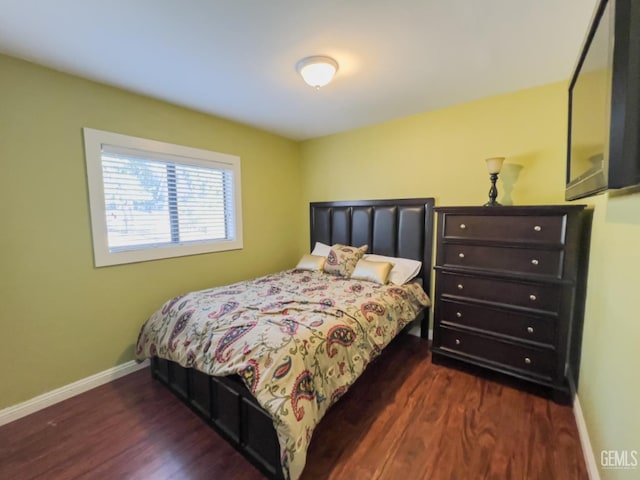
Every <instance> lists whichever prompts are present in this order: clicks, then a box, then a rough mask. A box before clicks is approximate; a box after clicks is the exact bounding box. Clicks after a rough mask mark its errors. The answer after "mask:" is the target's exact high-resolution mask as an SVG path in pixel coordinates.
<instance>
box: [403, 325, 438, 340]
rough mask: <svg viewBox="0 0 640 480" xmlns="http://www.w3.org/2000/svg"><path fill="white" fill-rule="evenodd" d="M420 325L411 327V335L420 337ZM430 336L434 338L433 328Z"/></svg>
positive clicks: (409, 332)
mask: <svg viewBox="0 0 640 480" xmlns="http://www.w3.org/2000/svg"><path fill="white" fill-rule="evenodd" d="M420 332H421V329H420V325H414V326H413V327H411V329H410V330H409V331H408V332H407V333H408V334H409V335H413V336H415V337H419V336H420ZM429 338H433V330H431V329H429Z"/></svg>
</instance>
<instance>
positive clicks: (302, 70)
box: [296, 55, 338, 90]
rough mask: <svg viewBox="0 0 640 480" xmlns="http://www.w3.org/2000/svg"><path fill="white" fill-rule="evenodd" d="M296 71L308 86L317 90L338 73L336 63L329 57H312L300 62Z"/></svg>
mask: <svg viewBox="0 0 640 480" xmlns="http://www.w3.org/2000/svg"><path fill="white" fill-rule="evenodd" d="M296 70H297V71H298V73H299V74H300V75H301V76H302V78H303V80H304V81H305V82H306V83H307V84H308V85H310V86H312V87H314V88H315V89H316V90H318V89H319V88H320V87H324V86H325V85H327V84H328V83H329V82H330V81H331V80H332V79H333V76H334V75H335V74H336V72H337V71H338V62H336V61H335V60H334V59H333V58H331V57H325V56H322V55H314V56H313V57H306V58H303V59H302V60H300V61H299V62H298V63H297V64H296Z"/></svg>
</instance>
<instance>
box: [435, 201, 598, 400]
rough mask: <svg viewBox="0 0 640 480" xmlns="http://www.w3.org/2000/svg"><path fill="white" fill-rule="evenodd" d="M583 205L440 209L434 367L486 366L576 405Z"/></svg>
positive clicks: (586, 215) (586, 225)
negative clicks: (438, 364) (573, 401)
mask: <svg viewBox="0 0 640 480" xmlns="http://www.w3.org/2000/svg"><path fill="white" fill-rule="evenodd" d="M584 207H585V206H584V205H562V206H526V207H439V208H436V209H435V211H436V212H437V213H438V237H437V256H436V266H435V269H436V288H435V299H436V300H435V309H434V327H433V343H432V350H433V361H434V362H436V363H447V364H453V365H458V366H464V365H475V366H478V367H483V368H485V369H490V370H493V371H497V372H500V373H501V374H506V375H508V376H510V378H511V377H516V378H518V379H520V380H525V381H526V382H520V384H522V385H535V387H536V390H537V391H540V392H542V393H545V392H546V393H548V394H549V396H551V397H552V398H553V399H554V400H556V401H559V402H562V403H567V402H570V401H571V400H572V398H573V394H574V393H575V388H576V384H577V376H578V369H579V363H580V345H581V341H582V317H583V310H584V293H585V289H586V284H585V282H586V265H587V255H588V238H589V231H590V217H591V215H590V213H591V212H590V211H589V210H585V209H584Z"/></svg>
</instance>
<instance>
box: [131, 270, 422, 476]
mask: <svg viewBox="0 0 640 480" xmlns="http://www.w3.org/2000/svg"><path fill="white" fill-rule="evenodd" d="M428 305H429V299H428V297H427V295H426V294H425V293H424V291H423V290H422V288H421V287H420V286H419V285H418V284H415V283H411V284H407V285H404V286H401V287H399V286H396V285H377V284H374V283H371V282H366V281H358V280H348V279H344V278H341V277H337V276H332V275H328V274H326V273H322V272H310V271H301V270H288V271H284V272H280V273H276V274H273V275H268V276H266V277H262V278H257V279H255V280H250V281H246V282H241V283H237V284H234V285H230V286H225V287H218V288H212V289H208V290H202V291H198V292H192V293H188V294H186V295H180V296H178V297H175V298H173V299H171V300H169V301H168V302H167V303H165V304H164V306H163V307H162V308H161V309H160V310H158V311H157V312H155V313H154V314H153V315H152V316H151V317H150V318H149V320H147V322H146V323H145V324H144V325H143V327H142V329H141V331H140V335H139V337H138V342H137V347H136V355H137V357H138V358H139V359H143V358H148V357H152V356H158V357H161V358H165V359H168V360H172V361H174V362H177V363H179V364H180V365H182V366H184V367H192V368H196V369H198V370H200V371H202V372H204V373H206V374H209V375H217V376H227V375H232V374H238V375H240V376H241V377H242V378H243V380H244V382H245V384H246V385H247V387H248V388H249V390H251V392H252V393H253V395H255V397H256V399H257V401H258V403H259V404H260V405H261V406H262V407H263V408H264V409H265V410H266V411H267V412H269V414H270V415H271V417H272V418H273V421H274V426H275V429H276V432H277V434H278V440H279V442H280V449H281V455H282V465H283V469H284V474H285V478H292V479H297V478H298V477H299V476H300V474H301V473H302V469H303V468H304V465H305V461H306V452H307V448H308V445H309V442H310V440H311V435H312V433H313V430H314V428H315V426H316V425H317V424H318V422H319V421H320V419H321V418H322V416H323V415H324V414H325V412H326V411H327V409H328V408H329V407H330V406H331V405H332V404H334V403H335V402H336V401H337V400H338V398H340V396H341V395H343V394H344V393H345V392H346V390H347V388H349V386H350V385H351V384H352V383H353V382H354V381H355V380H356V379H357V378H358V376H360V374H361V373H362V372H363V371H364V369H365V367H366V366H367V364H368V363H369V362H371V360H372V359H373V358H375V357H376V356H377V355H378V354H379V353H380V351H381V350H382V348H384V347H385V346H386V345H387V344H388V343H389V342H390V341H391V339H392V338H393V337H394V336H395V335H396V334H397V333H398V332H399V331H400V330H401V329H402V328H403V327H404V326H406V325H407V323H409V322H410V321H411V320H413V319H414V318H415V317H416V316H417V315H418V313H419V312H420V311H421V310H422V309H423V308H424V307H426V306H428Z"/></svg>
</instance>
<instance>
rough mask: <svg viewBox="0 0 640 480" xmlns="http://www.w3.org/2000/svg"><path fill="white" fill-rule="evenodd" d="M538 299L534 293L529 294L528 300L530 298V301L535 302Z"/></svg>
mask: <svg viewBox="0 0 640 480" xmlns="http://www.w3.org/2000/svg"><path fill="white" fill-rule="evenodd" d="M537 299H538V297H536V296H535V295H529V300H531V301H532V302H535V301H536V300H537Z"/></svg>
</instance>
